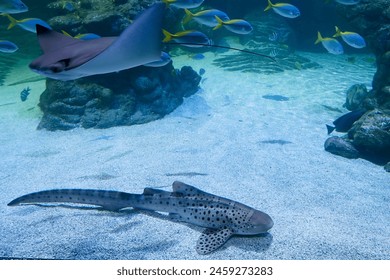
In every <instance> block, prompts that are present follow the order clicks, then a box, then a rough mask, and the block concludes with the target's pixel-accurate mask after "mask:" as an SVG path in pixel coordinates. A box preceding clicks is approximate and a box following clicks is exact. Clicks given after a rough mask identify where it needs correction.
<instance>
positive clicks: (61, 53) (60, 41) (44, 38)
mask: <svg viewBox="0 0 390 280" xmlns="http://www.w3.org/2000/svg"><path fill="white" fill-rule="evenodd" d="M36 29H37V36H38V41H39V45H40V47H41V49H42V51H43V55H41V56H40V57H38V58H37V59H35V60H34V61H32V62H31V63H30V65H29V67H30V68H31V69H32V70H33V71H36V72H38V73H40V74H43V75H45V76H49V77H50V75H60V74H59V73H61V72H63V71H68V70H70V69H73V68H76V67H78V66H80V65H83V64H84V63H86V62H87V61H89V60H91V59H93V58H94V57H96V56H97V55H98V54H99V53H101V52H103V51H104V50H105V49H107V47H108V46H110V45H111V44H112V43H113V42H114V41H115V39H116V37H103V38H99V39H95V40H89V41H84V40H80V39H75V38H72V37H69V36H66V35H64V34H61V33H58V32H56V31H53V30H50V29H48V28H46V27H44V26H41V25H37V26H36ZM53 78H56V77H53Z"/></svg>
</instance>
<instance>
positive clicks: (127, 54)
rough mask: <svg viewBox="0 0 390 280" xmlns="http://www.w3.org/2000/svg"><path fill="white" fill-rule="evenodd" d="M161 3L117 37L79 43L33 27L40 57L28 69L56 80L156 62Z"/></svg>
mask: <svg viewBox="0 0 390 280" xmlns="http://www.w3.org/2000/svg"><path fill="white" fill-rule="evenodd" d="M165 8H166V7H165V4H163V3H156V4H154V5H153V6H151V7H150V8H148V9H147V10H145V11H144V12H143V13H142V14H141V15H140V16H139V17H138V18H137V19H136V20H135V21H134V22H133V24H132V25H130V26H129V27H127V28H126V29H125V30H124V31H123V32H122V34H121V35H120V36H119V37H102V38H98V39H94V40H88V41H84V40H79V39H75V38H72V37H69V36H66V35H64V34H61V33H58V32H55V31H52V30H49V29H47V28H45V27H43V26H40V25H37V34H38V40H39V44H40V46H41V49H42V50H43V52H44V54H43V55H42V56H40V57H38V58H37V59H35V60H34V61H33V62H31V63H30V65H29V66H30V68H31V69H32V70H33V71H35V72H37V73H39V74H41V75H44V76H47V77H50V78H53V79H58V80H74V79H78V78H81V77H85V76H92V75H96V74H104V73H111V72H118V71H121V70H125V69H128V68H132V67H136V66H140V65H143V64H146V63H149V62H153V61H157V60H159V59H160V55H161V36H162V34H161V30H162V21H163V16H164V10H165Z"/></svg>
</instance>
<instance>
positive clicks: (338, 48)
mask: <svg viewBox="0 0 390 280" xmlns="http://www.w3.org/2000/svg"><path fill="white" fill-rule="evenodd" d="M317 36H318V38H317V40H316V41H315V43H314V44H318V43H321V44H322V45H323V46H324V48H325V49H326V50H327V51H328V52H329V53H331V54H343V53H344V49H343V46H342V45H341V44H340V42H339V41H337V40H336V39H334V38H328V37H325V38H323V37H322V36H321V33H320V32H318V34H317Z"/></svg>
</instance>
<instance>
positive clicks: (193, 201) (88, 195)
mask: <svg viewBox="0 0 390 280" xmlns="http://www.w3.org/2000/svg"><path fill="white" fill-rule="evenodd" d="M172 187H173V191H172V192H168V191H163V190H158V189H152V188H145V189H144V192H143V193H142V194H131V193H125V192H118V191H104V190H91V189H58V190H48V191H41V192H36V193H31V194H27V195H24V196H21V197H19V198H16V199H14V200H13V201H11V202H10V203H9V204H8V206H16V205H22V204H38V203H61V202H66V203H77V204H90V205H98V206H101V207H103V208H104V209H106V210H110V211H118V210H120V209H123V208H128V207H132V208H136V209H143V210H150V211H159V212H167V213H168V217H169V218H171V219H172V220H174V221H179V222H185V223H189V224H193V225H196V226H200V227H203V228H205V230H204V231H203V233H202V235H201V236H200V238H199V239H198V242H197V245H196V251H197V252H198V253H199V254H202V255H203V254H208V253H211V252H213V251H214V250H216V249H218V248H220V247H221V246H222V245H223V244H225V242H226V241H227V240H228V239H229V238H230V237H231V236H232V235H256V234H260V233H265V232H267V231H268V230H269V229H270V228H272V226H273V221H272V219H271V217H270V216H269V215H268V214H266V213H264V212H261V211H259V210H256V209H254V208H252V207H249V206H246V205H244V204H242V203H239V202H236V201H233V200H230V199H227V198H223V197H219V196H216V195H213V194H209V193H206V192H204V191H201V190H199V189H197V188H195V187H193V186H190V185H187V184H185V183H182V182H178V181H175V182H174V183H173V185H172Z"/></svg>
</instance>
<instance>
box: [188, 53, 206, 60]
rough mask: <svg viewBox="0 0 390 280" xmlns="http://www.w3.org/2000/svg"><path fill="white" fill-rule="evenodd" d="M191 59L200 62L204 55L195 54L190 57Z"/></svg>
mask: <svg viewBox="0 0 390 280" xmlns="http://www.w3.org/2000/svg"><path fill="white" fill-rule="evenodd" d="M191 58H192V59H195V60H201V59H203V58H204V55H203V54H201V53H197V54H194V55H192V56H191Z"/></svg>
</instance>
